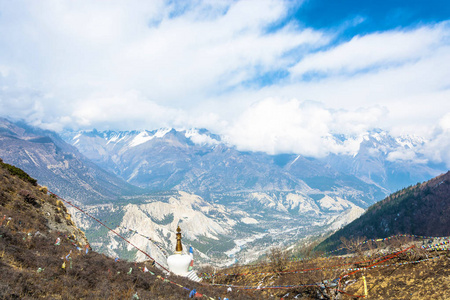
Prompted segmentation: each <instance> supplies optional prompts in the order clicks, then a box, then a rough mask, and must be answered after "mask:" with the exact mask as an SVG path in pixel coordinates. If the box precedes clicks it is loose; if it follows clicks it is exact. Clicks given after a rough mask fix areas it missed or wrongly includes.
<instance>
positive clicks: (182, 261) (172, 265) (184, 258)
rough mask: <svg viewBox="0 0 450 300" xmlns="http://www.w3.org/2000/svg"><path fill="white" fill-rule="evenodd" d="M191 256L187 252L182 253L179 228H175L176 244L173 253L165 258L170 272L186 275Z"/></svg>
mask: <svg viewBox="0 0 450 300" xmlns="http://www.w3.org/2000/svg"><path fill="white" fill-rule="evenodd" d="M191 260H192V257H191V256H190V255H188V254H183V246H182V245H181V229H180V227H179V226H178V228H177V246H176V248H175V253H174V254H173V255H170V256H169V257H168V258H167V264H168V265H169V270H170V272H172V273H174V274H175V275H179V276H187V275H188V273H189V265H190V263H191Z"/></svg>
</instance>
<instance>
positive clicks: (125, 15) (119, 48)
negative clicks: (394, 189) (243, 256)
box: [0, 0, 450, 166]
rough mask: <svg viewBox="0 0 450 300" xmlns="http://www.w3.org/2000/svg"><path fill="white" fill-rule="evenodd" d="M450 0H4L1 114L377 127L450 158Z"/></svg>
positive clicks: (284, 143)
mask: <svg viewBox="0 0 450 300" xmlns="http://www.w3.org/2000/svg"><path fill="white" fill-rule="evenodd" d="M449 78H450V2H449V1H446V0H440V1H436V0H428V1H418V0H409V1H403V0H402V1H400V0H367V1H360V0H352V1H350V0H341V1H330V0H328V1H325V0H305V1H280V0H279V1H271V0H267V1H266V0H257V1H225V0H224V1H216V0H205V1H195V0H193V1H159V0H152V1H125V0H123V1H93V0H81V1H65V0H62V1H56V0H42V1H31V0H30V1H6V0H0V116H2V117H7V118H10V119H13V120H16V119H23V120H25V121H27V122H29V123H30V124H32V125H37V126H40V127H43V128H47V129H51V130H55V131H62V130H80V129H93V128H96V129H98V130H130V129H149V130H151V129H157V128H162V127H174V128H177V129H188V128H207V129H208V130H210V131H212V132H214V133H217V134H221V135H223V136H224V137H226V139H227V141H229V143H231V144H233V145H235V146H236V147H237V148H239V149H242V150H250V151H265V152H267V153H271V154H275V153H298V154H303V155H307V156H313V157H319V156H323V155H327V154H329V153H345V152H348V151H350V150H351V149H353V147H354V145H348V147H347V146H346V145H344V146H342V147H336V145H335V144H332V143H331V144H330V140H331V139H330V137H331V136H332V135H334V134H344V135H347V136H353V137H357V136H361V135H363V134H365V133H366V132H368V131H370V130H373V129H382V130H386V131H388V132H389V133H390V134H392V135H393V136H401V135H415V136H421V137H424V138H425V139H426V141H427V147H426V149H425V148H424V149H422V152H423V153H424V155H426V157H427V158H428V159H430V160H432V161H434V162H446V163H447V165H448V166H450V155H449V154H448V153H447V152H448V151H446V150H448V149H449V148H450V79H449Z"/></svg>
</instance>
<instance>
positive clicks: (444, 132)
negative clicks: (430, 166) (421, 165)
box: [422, 112, 450, 168]
mask: <svg viewBox="0 0 450 300" xmlns="http://www.w3.org/2000/svg"><path fill="white" fill-rule="evenodd" d="M449 149H450V112H449V113H447V114H445V115H444V116H443V117H442V118H441V119H440V120H439V121H438V124H437V125H436V127H435V129H434V131H433V135H432V137H431V139H430V141H429V142H428V143H426V144H425V145H424V149H423V150H422V152H423V154H424V155H425V156H427V157H428V158H430V159H431V160H432V161H434V162H436V163H445V164H446V166H447V167H448V168H450V151H449Z"/></svg>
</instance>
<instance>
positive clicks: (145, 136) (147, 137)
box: [129, 128, 172, 147]
mask: <svg viewBox="0 0 450 300" xmlns="http://www.w3.org/2000/svg"><path fill="white" fill-rule="evenodd" d="M171 130H172V129H171V128H164V129H159V130H157V131H156V132H155V133H154V134H151V133H149V132H148V131H142V132H140V133H139V134H138V135H136V136H135V137H134V138H133V140H132V141H131V142H130V144H129V146H130V147H136V146H139V145H141V144H144V143H146V142H148V141H151V140H153V139H154V138H163V137H164V136H165V135H166V134H167V133H168V132H170V131H171Z"/></svg>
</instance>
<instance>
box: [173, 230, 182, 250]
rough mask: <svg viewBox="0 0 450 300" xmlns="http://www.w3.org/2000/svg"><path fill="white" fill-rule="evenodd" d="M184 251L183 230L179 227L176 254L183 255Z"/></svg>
mask: <svg viewBox="0 0 450 300" xmlns="http://www.w3.org/2000/svg"><path fill="white" fill-rule="evenodd" d="M182 251H183V246H182V245H181V228H180V226H178V228H177V246H176V248H175V253H179V254H181V253H182Z"/></svg>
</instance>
